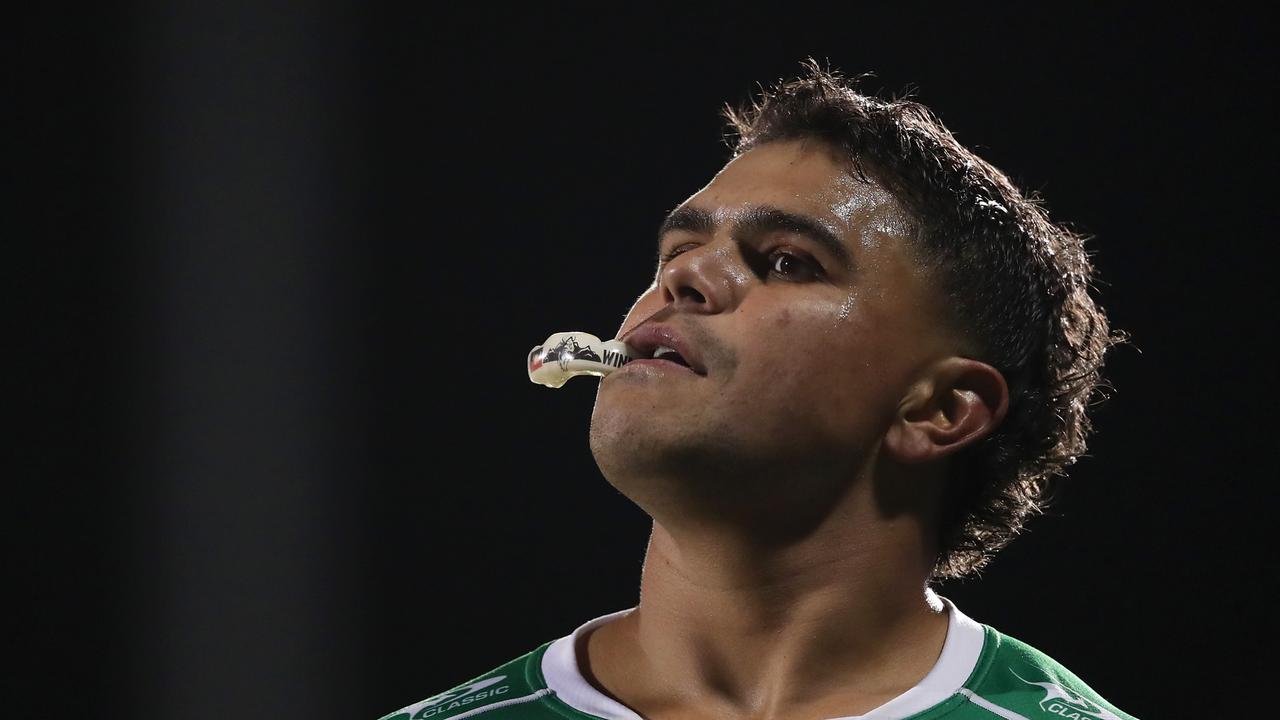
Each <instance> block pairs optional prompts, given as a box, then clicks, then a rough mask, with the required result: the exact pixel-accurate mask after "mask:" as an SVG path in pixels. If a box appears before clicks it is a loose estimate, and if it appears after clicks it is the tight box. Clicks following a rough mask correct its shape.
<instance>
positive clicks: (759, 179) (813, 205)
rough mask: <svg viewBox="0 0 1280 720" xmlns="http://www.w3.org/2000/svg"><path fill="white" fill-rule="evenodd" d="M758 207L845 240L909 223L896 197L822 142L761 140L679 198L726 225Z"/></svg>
mask: <svg viewBox="0 0 1280 720" xmlns="http://www.w3.org/2000/svg"><path fill="white" fill-rule="evenodd" d="M760 206H770V207H775V208H780V209H782V210H785V211H788V212H793V213H796V214H801V215H804V216H807V217H809V218H812V219H813V220H814V221H815V222H817V223H820V224H821V225H822V226H824V227H825V228H827V229H828V230H829V231H830V232H831V233H833V234H835V235H838V236H840V237H844V238H847V239H848V241H849V242H850V243H851V244H856V245H867V244H868V243H875V244H878V242H879V239H880V238H881V236H883V235H885V234H890V235H906V234H907V233H908V232H909V231H910V230H909V229H910V226H911V223H910V222H909V220H908V216H907V215H906V213H905V212H904V211H903V209H902V207H901V205H900V204H899V203H898V201H897V199H896V198H895V197H894V196H893V194H892V193H890V192H889V191H888V190H886V189H885V188H884V187H883V186H882V185H881V184H880V183H879V182H877V181H876V180H875V179H874V178H871V177H867V178H862V177H858V176H855V175H854V174H852V173H851V172H849V170H848V169H847V168H846V167H844V166H842V165H840V164H839V163H837V162H836V159H835V158H833V157H832V156H831V155H830V152H829V151H828V150H826V149H825V148H824V147H823V146H814V145H806V144H803V143H801V142H800V141H779V142H772V143H766V144H764V145H761V146H759V147H756V148H753V149H751V150H749V151H747V152H745V153H743V154H742V155H740V156H738V157H737V158H734V159H733V160H732V161H730V162H729V163H728V164H727V165H725V166H724V168H722V169H721V170H720V172H719V173H717V174H716V176H715V177H714V178H712V180H711V182H709V183H708V184H707V185H706V186H705V187H703V188H702V189H701V190H699V191H698V192H696V193H694V194H693V195H692V196H691V197H689V199H687V200H685V201H684V202H683V203H681V205H680V207H694V208H698V209H700V210H703V211H706V212H707V213H709V214H710V216H711V218H713V219H714V224H715V226H717V227H728V226H732V225H733V224H734V223H735V222H737V221H738V220H740V219H741V218H742V217H743V216H744V215H749V214H750V213H752V212H754V211H755V209H756V208H758V207H760Z"/></svg>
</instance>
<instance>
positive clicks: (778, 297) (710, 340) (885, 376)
mask: <svg viewBox="0 0 1280 720" xmlns="http://www.w3.org/2000/svg"><path fill="white" fill-rule="evenodd" d="M787 214H790V216H792V217H793V218H798V219H800V220H801V221H803V222H805V223H809V224H811V225H812V226H813V228H814V229H815V230H816V231H817V232H814V233H810V232H804V231H802V230H801V229H800V228H801V225H800V224H797V223H795V222H792V218H788V217H787ZM908 218H909V216H908V215H907V213H906V212H905V211H904V210H903V209H902V207H901V206H899V204H898V203H897V202H896V201H895V200H894V199H893V197H892V196H891V195H890V194H889V193H888V192H887V191H885V190H884V189H883V188H882V187H881V186H880V185H879V183H878V182H875V181H863V180H859V179H856V178H854V177H852V176H851V175H849V174H848V173H847V172H846V171H845V170H844V169H843V168H842V167H841V165H840V164H838V163H837V161H836V160H835V159H833V158H832V157H831V156H830V155H829V154H828V150H827V147H826V146H825V145H824V144H822V143H821V142H819V141H814V140H811V141H807V142H802V141H785V142H774V143H767V144H764V145H761V146H759V147H757V148H755V149H753V150H751V151H749V152H747V153H745V154H743V155H742V156H741V157H739V158H737V159H735V160H734V161H732V162H730V163H729V164H728V165H726V166H725V167H724V168H723V169H722V170H721V171H720V173H719V174H717V175H716V177H715V178H714V179H713V180H712V181H711V183H710V184H708V185H707V186H706V187H704V188H703V189H702V190H700V191H698V192H697V193H696V194H694V195H693V196H692V197H690V198H689V199H688V200H686V201H685V202H684V203H683V204H682V205H681V206H680V207H679V208H677V211H675V212H674V213H673V214H672V220H674V222H672V221H669V222H668V223H667V224H666V225H665V226H666V227H668V228H670V229H668V230H667V231H665V232H664V233H663V234H662V235H661V237H660V238H659V245H658V250H659V255H660V257H667V256H669V257H670V259H669V260H666V261H665V262H663V263H662V265H661V266H660V267H659V269H658V273H657V277H656V278H655V281H654V283H653V284H652V285H651V286H650V287H649V288H648V289H647V290H645V292H644V294H642V295H641V296H640V297H639V299H638V300H636V302H635V304H634V306H633V307H632V308H631V311H630V312H629V313H628V315H627V317H626V319H625V320H624V321H623V324H622V327H621V329H620V330H619V332H618V335H617V336H618V337H623V338H627V337H641V336H642V335H643V333H637V334H636V335H631V333H632V332H633V331H635V330H636V329H637V327H639V326H641V325H642V324H643V325H652V326H655V327H663V328H666V329H669V330H670V331H672V332H674V333H675V334H676V336H677V337H678V338H679V339H680V340H681V341H682V342H683V343H684V344H685V345H686V347H687V350H688V354H689V355H691V356H693V358H697V363H696V364H697V365H699V366H700V368H699V369H698V371H694V370H690V369H688V368H685V367H681V366H680V365H678V364H675V363H655V362H644V363H632V364H630V365H627V366H625V367H623V368H622V369H621V370H618V371H616V372H614V373H613V374H611V375H609V376H608V377H606V378H605V379H604V380H603V381H601V383H600V386H599V390H598V393H597V396H596V404H595V408H594V410H593V413H592V418H591V448H592V452H593V453H594V455H595V458H596V461H597V463H598V464H599V466H600V468H601V470H602V471H603V473H604V474H605V476H606V477H607V478H608V479H609V481H610V482H611V483H613V484H614V485H615V486H617V487H618V488H619V489H620V490H622V491H623V492H624V493H625V494H627V495H628V496H629V497H631V498H632V499H633V500H635V501H637V502H638V503H639V504H641V506H642V507H645V508H646V509H648V510H650V512H651V514H652V513H653V512H654V511H657V510H659V507H658V506H659V505H660V503H662V501H663V500H664V499H670V497H671V495H670V493H671V492H672V491H673V490H674V491H675V492H688V491H689V490H691V489H692V490H695V491H697V492H698V494H701V495H702V496H704V497H706V498H707V499H709V500H712V499H714V501H715V502H717V503H723V502H725V498H726V497H727V496H726V494H725V491H726V490H734V491H735V492H734V493H733V497H734V498H737V499H738V500H740V501H741V502H747V503H752V502H756V500H753V499H752V497H755V498H756V499H762V498H768V497H770V496H776V494H777V490H778V489H780V488H783V487H786V488H788V489H792V490H794V489H800V488H797V487H795V486H794V485H782V484H780V483H784V482H787V481H788V480H790V481H793V482H800V483H807V484H808V487H811V488H812V489H813V490H814V491H815V492H819V491H822V488H823V487H825V488H827V490H831V491H834V490H832V488H834V487H835V486H836V485H839V484H840V483H847V482H849V481H851V480H852V479H853V477H854V475H855V473H856V471H857V469H858V467H859V466H860V465H861V463H862V462H863V461H864V460H865V459H866V458H867V457H868V453H870V452H872V451H874V449H875V447H876V446H877V444H878V442H879V440H880V438H881V437H882V435H883V433H884V431H885V429H886V427H887V426H888V424H889V422H890V420H891V418H892V417H893V414H894V412H895V410H896V408H897V406H898V403H899V402H900V400H901V399H902V397H903V393H904V392H905V390H906V388H907V387H908V385H909V384H910V383H911V381H912V380H913V379H914V378H915V377H916V375H917V374H918V373H919V372H920V371H921V370H922V369H923V368H924V367H925V366H926V365H927V364H928V363H929V362H930V361H932V360H935V359H937V358H939V357H942V356H944V355H946V354H951V352H952V348H953V344H952V343H951V341H950V340H949V337H950V336H949V334H948V333H947V332H946V329H945V326H944V325H943V323H942V321H941V320H940V319H939V318H940V317H942V315H941V314H940V313H939V312H938V308H939V305H938V303H939V302H940V299H939V298H940V294H936V293H935V292H934V291H933V290H932V288H931V287H930V285H929V282H928V279H927V277H926V275H925V273H924V268H923V266H922V264H921V263H920V261H919V260H918V259H917V258H916V257H915V256H914V254H913V252H912V250H911V248H910V247H909V245H908V241H907V233H908V232H910V227H911V225H910V221H909V219H908ZM821 235H826V236H827V243H826V244H824V242H823V241H822V239H821V237H820V236H821ZM648 342H649V343H650V344H652V343H653V342H654V338H653V337H652V336H650V337H649V340H648ZM662 344H668V345H669V344H671V343H666V342H664V343H662ZM690 359H692V358H690ZM664 483H672V485H671V486H664ZM814 483H820V484H821V486H815V485H814ZM681 488H682V489H681ZM824 494H825V493H824ZM655 517H656V515H655Z"/></svg>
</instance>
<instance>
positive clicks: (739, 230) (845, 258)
mask: <svg viewBox="0 0 1280 720" xmlns="http://www.w3.org/2000/svg"><path fill="white" fill-rule="evenodd" d="M673 230H687V231H689V232H693V233H698V234H702V235H711V234H712V233H714V232H715V230H716V219H715V215H714V214H713V213H712V212H711V211H710V210H707V209H705V208H700V207H696V206H690V205H682V206H680V207H678V208H676V209H675V210H672V211H671V214H670V215H667V217H666V219H665V220H663V221H662V224H661V225H660V226H659V227H658V242H659V243H661V242H662V239H663V238H664V237H666V235H667V233H669V232H671V231H673ZM776 230H785V231H787V232H793V233H796V234H798V235H804V236H805V237H807V238H808V239H810V240H811V241H813V242H815V243H817V244H818V245H820V246H822V247H823V248H824V249H826V250H827V252H829V253H831V254H832V255H833V256H835V258H836V260H838V261H839V262H840V264H841V265H843V266H844V268H845V269H846V270H849V269H852V268H853V258H852V257H851V256H850V254H849V248H848V247H846V246H845V244H844V242H843V241H841V240H840V236H839V235H837V234H836V232H835V231H834V230H832V229H831V228H830V227H828V226H827V223H825V222H823V221H822V220H820V219H818V218H816V217H812V216H810V215H804V214H802V213H797V212H791V211H789V210H783V209H781V208H778V207H774V206H772V205H749V206H747V208H746V209H745V210H744V211H743V212H742V213H740V214H739V216H738V219H737V220H736V221H735V222H734V225H733V235H734V237H741V236H749V235H757V234H760V233H765V232H771V231H776Z"/></svg>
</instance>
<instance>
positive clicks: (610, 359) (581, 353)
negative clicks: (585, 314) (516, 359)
mask: <svg viewBox="0 0 1280 720" xmlns="http://www.w3.org/2000/svg"><path fill="white" fill-rule="evenodd" d="M638 357H640V355H639V353H637V352H636V351H635V350H634V349H632V348H631V347H630V346H628V345H627V344H626V343H624V342H622V341H621V340H608V341H605V342H601V340H600V338H598V337H596V336H595V335H591V334H590V333H584V332H559V333H555V334H553V335H552V336H551V337H549V338H547V340H546V342H544V343H542V344H541V345H538V346H537V347H535V348H534V349H532V350H530V351H529V380H530V381H532V382H535V383H537V384H539V385H546V386H547V387H550V388H558V387H560V386H561V385H564V384H565V383H566V382H568V381H569V378H571V377H577V376H579V375H595V376H597V377H605V376H606V375H608V374H609V373H611V372H613V371H614V370H617V369H618V368H620V367H622V366H623V365H626V364H627V363H629V362H631V361H632V360H635V359H636V358H638Z"/></svg>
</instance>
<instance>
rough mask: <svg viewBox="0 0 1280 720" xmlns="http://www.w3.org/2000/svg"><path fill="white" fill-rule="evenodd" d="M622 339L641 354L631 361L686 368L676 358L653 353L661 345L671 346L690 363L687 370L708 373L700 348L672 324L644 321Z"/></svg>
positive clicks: (702, 373) (700, 373) (699, 373)
mask: <svg viewBox="0 0 1280 720" xmlns="http://www.w3.org/2000/svg"><path fill="white" fill-rule="evenodd" d="M619 339H621V340H622V341H623V342H625V343H626V344H627V345H629V346H631V348H632V349H634V350H635V351H636V352H638V353H639V354H640V358H639V359H636V360H632V361H631V363H628V364H634V363H640V364H643V365H659V366H664V367H665V366H667V365H675V366H676V367H681V368H684V367H685V366H684V365H681V364H680V363H679V362H676V361H675V360H666V359H662V358H654V357H653V353H654V351H656V350H657V349H658V348H660V347H666V348H671V349H672V350H675V351H676V353H678V354H679V355H680V358H681V359H683V360H684V362H685V363H687V364H688V367H687V368H685V369H687V370H690V371H692V372H693V373H695V374H697V375H706V374H707V367H706V365H705V364H703V361H702V354H701V353H700V352H698V349H697V348H695V347H693V345H692V344H691V343H690V342H689V341H688V340H687V339H685V337H684V334H683V333H681V332H680V331H679V330H677V329H676V328H674V327H672V326H671V325H663V324H660V323H643V324H641V325H640V326H639V327H637V328H636V329H635V330H632V331H631V332H630V333H628V334H627V335H625V336H623V337H622V338H619Z"/></svg>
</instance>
